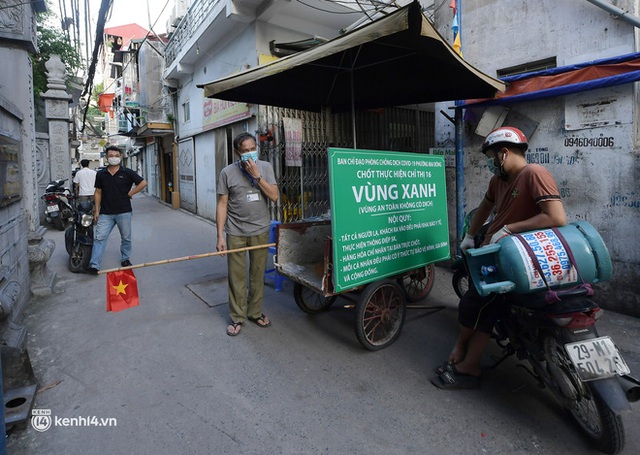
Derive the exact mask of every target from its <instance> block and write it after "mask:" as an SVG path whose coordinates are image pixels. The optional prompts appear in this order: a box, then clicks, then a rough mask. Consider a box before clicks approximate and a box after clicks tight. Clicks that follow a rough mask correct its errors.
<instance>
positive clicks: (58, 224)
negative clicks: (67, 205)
mask: <svg viewBox="0 0 640 455" xmlns="http://www.w3.org/2000/svg"><path fill="white" fill-rule="evenodd" d="M60 215H61V214H60ZM60 215H58V216H57V217H55V218H54V219H53V226H54V227H55V228H56V229H57V230H59V231H64V220H63V219H62V216H60Z"/></svg>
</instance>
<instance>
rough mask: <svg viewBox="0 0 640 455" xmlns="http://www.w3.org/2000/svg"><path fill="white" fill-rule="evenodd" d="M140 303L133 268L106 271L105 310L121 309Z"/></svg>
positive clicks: (114, 310)
mask: <svg viewBox="0 0 640 455" xmlns="http://www.w3.org/2000/svg"><path fill="white" fill-rule="evenodd" d="M138 305H140V298H139V297H138V283H137V281H136V276H135V275H134V274H133V270H121V271H116V272H109V273H107V311H113V312H116V311H122V310H126V309H127V308H132V307H134V306H138Z"/></svg>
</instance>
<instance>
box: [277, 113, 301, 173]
mask: <svg viewBox="0 0 640 455" xmlns="http://www.w3.org/2000/svg"><path fill="white" fill-rule="evenodd" d="M282 122H283V123H284V144H285V154H284V162H285V165H287V166H297V167H301V166H302V120H300V119H296V118H288V117H285V118H283V119H282Z"/></svg>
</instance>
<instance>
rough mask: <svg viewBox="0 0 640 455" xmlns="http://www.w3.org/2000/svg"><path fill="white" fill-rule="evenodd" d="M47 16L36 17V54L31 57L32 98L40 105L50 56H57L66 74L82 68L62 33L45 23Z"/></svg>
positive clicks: (76, 54)
mask: <svg viewBox="0 0 640 455" xmlns="http://www.w3.org/2000/svg"><path fill="white" fill-rule="evenodd" d="M47 17H48V15H46V14H45V15H38V19H37V22H38V31H37V36H38V53H37V54H35V55H32V56H31V61H32V63H33V96H34V101H35V104H36V105H39V104H40V102H39V101H40V94H41V93H44V92H46V91H47V68H46V67H45V63H46V62H47V61H48V60H49V58H50V57H51V56H52V55H59V56H60V60H62V63H64V66H65V68H66V72H67V74H76V73H77V71H78V70H79V69H81V68H82V58H81V57H80V54H79V53H78V52H77V50H76V49H75V48H74V47H73V46H72V45H71V44H70V43H69V41H68V40H67V37H66V35H65V34H64V32H63V31H62V30H61V29H60V28H59V27H56V26H53V25H51V23H50V22H47V21H46V19H47Z"/></svg>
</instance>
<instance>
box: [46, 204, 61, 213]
mask: <svg viewBox="0 0 640 455" xmlns="http://www.w3.org/2000/svg"><path fill="white" fill-rule="evenodd" d="M59 210H60V209H59V208H58V206H57V205H56V204H53V205H47V212H48V213H51V212H57V211H59Z"/></svg>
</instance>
